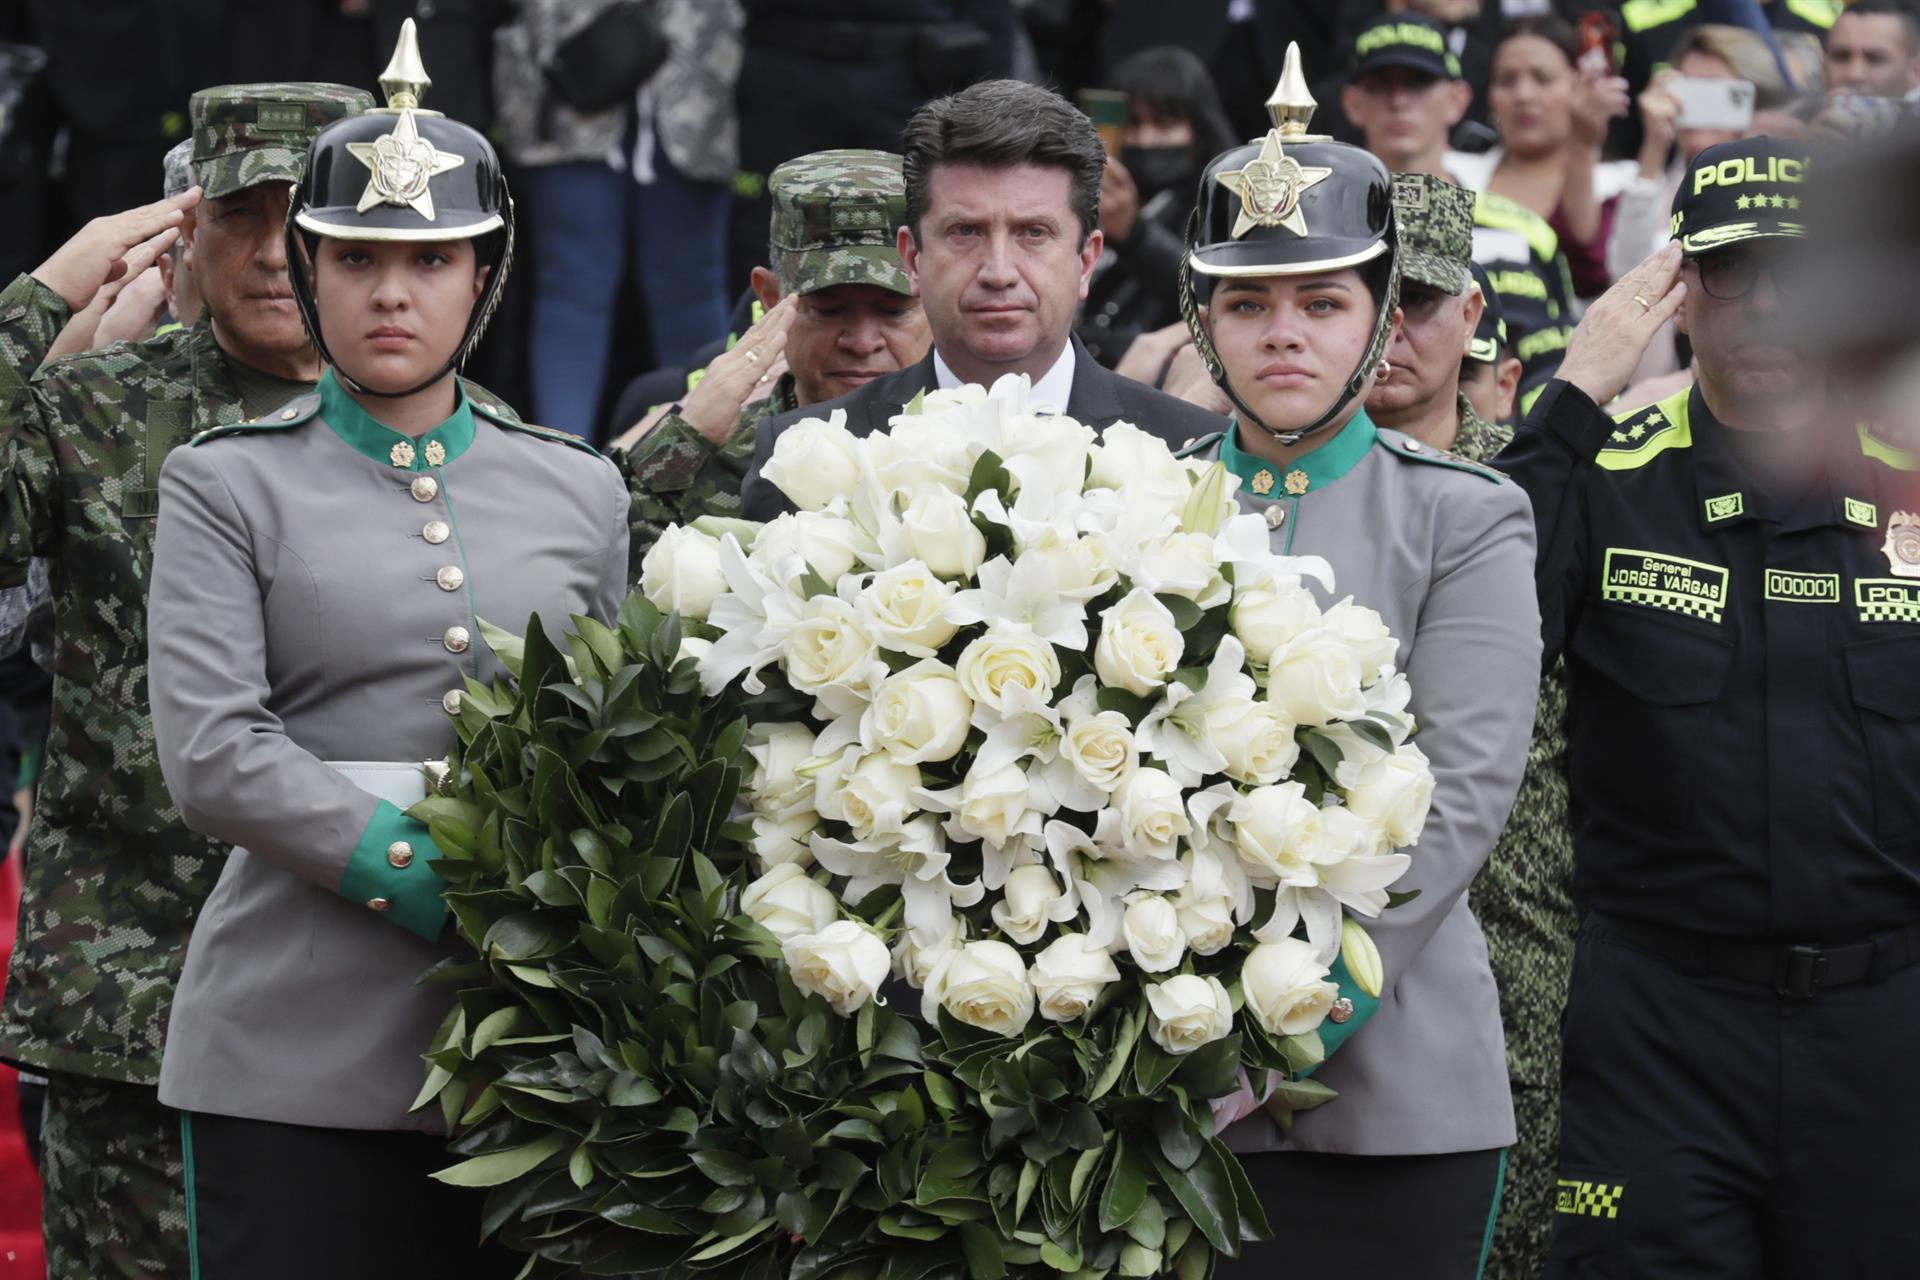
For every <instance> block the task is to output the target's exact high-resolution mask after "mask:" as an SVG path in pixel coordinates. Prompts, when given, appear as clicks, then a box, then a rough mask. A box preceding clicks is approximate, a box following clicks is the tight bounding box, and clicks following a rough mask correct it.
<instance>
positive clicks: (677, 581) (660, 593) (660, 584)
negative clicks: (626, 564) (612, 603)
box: [640, 524, 727, 622]
mask: <svg viewBox="0 0 1920 1280" xmlns="http://www.w3.org/2000/svg"><path fill="white" fill-rule="evenodd" d="M726 590H727V575H726V574H725V573H723V572H721V569H720V540H719V539H718V538H713V537H709V536H708V535H706V534H704V533H702V532H700V531H699V530H698V529H690V528H688V527H687V526H686V525H679V524H676V525H673V526H671V527H670V528H668V529H667V531H666V532H665V533H663V534H661V535H660V538H659V540H658V541H657V542H655V543H654V544H653V545H652V546H651V547H648V548H647V554H646V556H645V557H644V558H642V559H641V561H640V593H641V594H642V595H644V596H646V598H647V599H648V600H649V601H651V602H652V604H653V607H654V608H656V609H659V610H662V611H663V612H666V613H678V614H679V615H680V616H681V617H683V618H694V619H697V620H699V621H701V622H705V621H706V619H707V613H708V612H709V611H710V610H711V609H712V608H713V602H714V601H715V600H718V599H719V598H720V597H721V596H722V595H725V594H726Z"/></svg>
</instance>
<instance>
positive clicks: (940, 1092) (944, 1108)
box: [920, 1071, 961, 1116]
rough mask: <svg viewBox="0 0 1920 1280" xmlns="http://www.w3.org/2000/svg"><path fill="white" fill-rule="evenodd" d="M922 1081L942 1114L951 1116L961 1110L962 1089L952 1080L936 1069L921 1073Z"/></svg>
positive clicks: (928, 1094) (928, 1095)
mask: <svg viewBox="0 0 1920 1280" xmlns="http://www.w3.org/2000/svg"><path fill="white" fill-rule="evenodd" d="M920 1083H921V1084H922V1085H924V1086H925V1087H926V1090H927V1097H929V1098H931V1099H933V1105H934V1106H936V1107H938V1108H939V1109H940V1112H941V1114H942V1115H949V1116H950V1115H952V1114H953V1113H954V1112H956V1111H958V1110H960V1107H961V1099H960V1091H959V1090H958V1089H956V1088H954V1087H953V1082H952V1081H951V1080H949V1079H947V1078H946V1077H945V1076H943V1075H940V1074H938V1073H937V1072H934V1071H923V1072H921V1073H920Z"/></svg>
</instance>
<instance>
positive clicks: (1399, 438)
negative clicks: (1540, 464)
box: [1380, 427, 1507, 484]
mask: <svg viewBox="0 0 1920 1280" xmlns="http://www.w3.org/2000/svg"><path fill="white" fill-rule="evenodd" d="M1380 444H1381V447H1382V448H1384V449H1385V450H1386V451H1387V452H1388V453H1391V454H1393V455H1394V456H1395V457H1396V458H1405V459H1406V460H1407V461H1409V462H1424V463H1427V464H1428V465H1429V466H1435V467H1452V468H1453V469H1454V470H1455V471H1464V472H1466V473H1467V474H1468V475H1475V476H1479V477H1480V478H1481V479H1482V480H1491V481H1492V482H1493V483H1495V484H1505V483H1506V482H1507V473H1506V472H1504V471H1496V470H1494V469H1493V468H1492V467H1490V466H1488V465H1487V464H1486V463H1484V462H1475V461H1474V460H1473V459H1472V458H1463V457H1461V456H1460V455H1459V454H1457V453H1454V452H1453V451H1452V450H1450V449H1436V448H1435V447H1434V446H1432V445H1430V444H1427V443H1425V442H1423V441H1420V440H1415V439H1414V438H1413V437H1412V436H1410V435H1407V434H1405V433H1403V432H1399V431H1394V430H1392V429H1391V428H1388V427H1381V428H1380Z"/></svg>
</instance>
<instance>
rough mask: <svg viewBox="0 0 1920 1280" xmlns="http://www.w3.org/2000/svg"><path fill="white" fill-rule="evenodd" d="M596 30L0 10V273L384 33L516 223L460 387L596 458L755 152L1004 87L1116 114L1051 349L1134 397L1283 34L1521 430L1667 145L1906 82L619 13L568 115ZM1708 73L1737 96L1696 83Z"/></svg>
mask: <svg viewBox="0 0 1920 1280" xmlns="http://www.w3.org/2000/svg"><path fill="white" fill-rule="evenodd" d="M630 6H631V0H473V2H472V3H467V4H458V5H455V4H434V3H432V2H431V0H420V2H419V3H405V2H399V0H304V2H300V3H285V4H272V5H259V6H237V5H230V4H226V3H224V2H223V0H182V2H181V3H178V4H170V5H167V6H153V5H148V4H141V3H137V2H133V0H112V2H109V3H100V4H89V5H86V6H71V5H68V6H61V5H57V4H53V3H50V2H48V0H28V2H27V3H16V4H14V5H12V6H9V7H8V10H7V11H6V16H4V17H0V42H5V43H0V211H4V218H0V221H4V224H5V225H6V226H7V227H8V228H10V229H11V230H12V232H13V234H11V235H10V236H8V237H6V238H5V240H4V241H0V257H4V258H5V259H6V260H5V261H4V262H0V277H9V278H10V277H11V275H12V274H14V273H15V272H17V271H21V270H26V269H29V268H31V267H32V266H33V265H34V264H35V263H36V262H38V261H39V260H40V259H41V258H42V257H43V256H44V255H45V254H46V253H47V252H48V251H50V250H51V249H52V247H53V246H55V245H57V244H59V243H60V242H61V241H62V240H63V239H64V238H65V237H66V236H67V235H68V234H70V233H71V231H72V230H73V229H74V228H75V227H77V226H78V225H79V224H80V223H82V222H84V221H85V220H86V219H88V218H90V217H93V216H95V215H98V214H102V213H106V212H110V211H114V210H118V209H122V208H126V207H129V206H131V205H133V204H136V203H139V202H141V201H143V200H147V199H151V198H153V196H154V195H155V194H156V193H157V190H158V185H159V184H158V177H159V169H160V165H159V160H158V158H159V157H160V156H161V155H162V154H163V153H164V152H165V151H166V150H167V149H168V148H169V147H170V146H172V145H174V144H175V143H176V142H177V141H178V140H179V139H181V138H183V137H184V136H185V123H184V118H183V115H182V112H181V109H180V104H181V103H184V101H185V100H186V97H187V95H188V93H189V92H190V91H191V90H192V89H193V88H195V87H198V86H201V85H206V84H214V83H220V82H223V81H225V82H240V81H264V80H275V79H291V80H313V81H319V80H327V81H335V82H341V83H347V84H355V85H361V86H364V87H367V88H369V89H372V88H374V82H375V79H376V77H377V75H378V72H379V70H380V67H381V65H382V63H383V62H384V60H385V57H386V54H387V52H388V51H389V50H391V48H392V47H393V41H394V36H395V33H396V31H397V29H398V25H399V23H400V22H401V21H402V20H403V19H404V18H406V17H408V16H412V17H413V18H415V20H416V21H417V22H418V23H419V27H420V33H421V41H422V46H423V52H424V54H425V57H426V60H427V62H428V64H429V65H430V66H431V67H433V68H434V78H435V83H434V85H433V88H432V89H431V91H430V93H429V97H428V101H427V105H428V106H430V107H432V108H434V109H437V110H440V111H443V112H445V113H446V114H447V115H449V116H452V117H453V118H455V119H458V120H462V121H465V122H467V123H471V124H474V125H476V126H477V127H481V128H483V129H485V130H487V131H488V132H489V133H490V135H491V136H492V137H493V138H494V139H495V141H496V142H497V144H498V145H499V147H500V150H501V152H502V155H503V158H504V159H505V161H506V163H507V165H508V170H509V175H510V181H511V184H512V189H513V191H514V193H515V195H516V198H517V200H518V204H519V211H520V214H521V217H522V218H523V219H524V228H525V233H524V235H523V238H522V240H521V243H520V248H519V250H518V261H517V262H516V263H515V275H516V278H515V280H514V281H513V282H512V284H511V285H510V287H509V289H508V291H507V296H506V299H505V303H504V306H503V315H502V318H501V320H500V322H498V323H497V324H496V325H495V326H494V330H493V332H492V334H491V335H490V338H489V341H488V342H487V344H486V345H485V346H484V347H483V348H482V350H481V351H480V353H479V355H478V357H477V359H476V361H475V363H474V367H473V368H472V370H471V372H472V373H473V374H474V375H475V376H477V377H478V378H479V379H480V380H481V381H482V382H484V383H485V384H486V385H488V386H490V387H494V388H496V389H498V390H499V392H500V393H501V394H502V395H503V396H505V397H507V398H508V399H509V400H511V401H513V402H514V403H518V404H521V405H524V406H526V408H527V410H528V412H529V413H530V415H531V416H532V417H533V418H534V419H535V420H537V421H540V422H543V423H546V424H549V425H552V426H556V427H560V428H563V429H565V430H568V431H573V432H576V433H578V434H581V435H585V436H588V437H589V438H592V439H595V440H598V441H606V440H609V439H611V438H613V437H615V436H617V435H618V434H619V433H620V432H621V431H623V430H624V429H626V428H627V427H629V426H631V425H632V423H633V421H634V420H636V419H637V418H638V416H639V414H640V413H641V412H644V410H645V409H646V408H648V407H650V406H651V405H654V404H658V403H663V402H667V401H671V400H673V399H675V398H677V394H678V393H679V392H680V391H681V390H683V389H684V387H685V386H686V377H687V375H688V373H689V372H692V371H695V370H698V369H701V368H702V367H704V365H705V364H706V363H707V361H708V359H710V358H711V356H712V355H714V354H715V353H717V352H718V351H719V350H721V349H722V348H723V346H724V344H725V343H726V342H727V341H728V339H729V337H730V335H731V336H737V335H738V334H739V333H741V332H742V331H744V329H745V328H746V327H747V325H748V324H749V323H750V322H751V320H752V319H753V317H754V312H753V297H752V295H751V293H750V292H749V291H748V288H747V285H748V273H749V272H750V270H751V269H752V268H753V267H754V266H756V265H763V264H764V262H765V258H766V243H767V231H766V229H767V220H768V213H769V205H768V201H767V196H766V179H767V175H768V174H769V173H771V171H772V170H773V169H774V168H775V167H776V166H777V165H778V164H779V163H780V162H782V161H783V160H787V159H790V158H792V157H794V156H797V155H801V154H804V153H808V152H813V151H819V150H824V149H828V148H833V147H871V148H878V149H893V148H895V147H896V146H897V139H898V134H899V130H900V127H901V125H902V124H903V123H904V122H905V120H906V117H907V115H908V114H909V113H910V112H911V111H912V110H913V109H914V108H915V107H916V106H918V105H919V104H920V103H921V102H923V101H925V100H927V99H928V98H930V97H933V96H936V95H938V94H940V93H943V92H947V91H950V90H952V89H954V88H957V87H959V86H961V85H964V84H966V83H969V82H971V81H974V80H977V79H980V78H982V77H988V76H1003V75H1010V76H1013V77H1016V78H1022V79H1028V80H1033V81H1038V82H1044V83H1048V84H1051V85H1052V86H1054V87H1056V88H1058V89H1060V90H1061V91H1062V92H1064V93H1067V94H1069V95H1070V96H1072V95H1081V94H1084V93H1085V92H1086V91H1094V96H1095V97H1103V98H1106V99H1108V100H1113V99H1114V97H1115V95H1118V96H1119V98H1120V99H1121V100H1123V102H1124V107H1123V109H1122V111H1121V112H1118V113H1116V114H1117V117H1118V118H1117V119H1116V121H1115V124H1114V127H1113V128H1112V130H1111V131H1110V137H1109V142H1110V150H1111V151H1112V152H1113V159H1112V161H1111V162H1110V164H1109V168H1108V172H1107V176H1106V182H1105V190H1104V192H1103V197H1102V205H1101V225H1102V228H1103V230H1104V231H1105V232H1106V243H1107V248H1106V251H1105V253H1104V255H1103V260H1102V262H1101V264H1100V267H1099V271H1098V274H1097V275H1096V278H1095V280H1094V284H1093V288H1092V291H1091V295H1090V296H1089V297H1088V299H1087V301H1086V303H1085V306H1084V308H1083V313H1082V316H1081V319H1080V323H1079V326H1078V332H1079V335H1080V336H1081V338H1082V339H1083V340H1084V341H1085V342H1086V343H1087V345H1088V348H1089V350H1090V351H1092V352H1093V353H1094V355H1095V357H1096V358H1097V359H1098V360H1100V361H1101V362H1102V363H1103V364H1106V365H1108V366H1109V367H1119V368H1121V369H1122V370H1123V371H1124V372H1127V373H1130V374H1132V375H1134V376H1139V377H1143V378H1144V379H1145V380H1147V381H1150V382H1164V380H1165V378H1166V377H1167V376H1168V375H1169V373H1170V372H1171V371H1172V370H1173V369H1174V368H1175V361H1176V358H1177V356H1178V355H1179V350H1180V343H1179V341H1178V337H1179V335H1178V331H1177V328H1176V327H1174V322H1175V321H1176V319H1177V314H1176V306H1175V275H1176V273H1177V268H1178V263H1179V256H1180V246H1181V240H1182V237H1183V235H1184V231H1185V227H1186V220H1187V217H1188V215H1189V213H1190V212H1191V208H1192V203H1193V187H1194V183H1195V180H1196V178H1197V176H1198V174H1199V171H1200V169H1201V168H1202V167H1203V166H1204V164H1205V162H1206V160H1207V159H1208V158H1209V157H1211V156H1212V155H1214V154H1217V153H1218V152H1219V151H1220V150H1222V149H1224V148H1225V147H1226V146H1227V145H1228V144H1229V143H1231V142H1234V141H1237V140H1240V139H1244V138H1247V137H1251V136H1254V135H1255V134H1256V133H1258V132H1259V131H1260V130H1261V129H1263V128H1264V127H1265V122H1266V117H1265V113H1264V110H1263V107H1262V104H1263V102H1264V101H1265V98H1266V96H1267V94H1268V92H1269V91H1270V90H1271V88H1272V85H1273V83H1274V81H1275V78H1276V77H1277V75H1278V72H1279V68H1280V61H1281V58H1282V56H1283V54H1284V52H1285V48H1286V45H1287V43H1288V42H1290V41H1291V42H1298V43H1299V44H1300V46H1301V50H1302V54H1303V59H1304V62H1305V65H1306V67H1307V69H1308V74H1309V76H1310V78H1311V80H1312V81H1313V88H1314V92H1315V96H1316V97H1317V98H1318V99H1319V102H1320V112H1319V115H1318V117H1317V118H1316V128H1317V129H1319V130H1322V131H1324V132H1327V133H1330V134H1332V135H1333V136H1335V137H1336V138H1339V139H1341V140H1343V141H1350V142H1355V143H1361V144H1364V145H1366V146H1368V147H1369V148H1370V149H1372V150H1374V151H1375V152H1376V153H1378V154H1379V155H1381V156H1382V158H1384V159H1386V160H1387V162H1388V164H1389V167H1391V168H1393V169H1395V170H1397V171H1427V172H1432V173H1434V174H1436V176H1443V177H1446V178H1449V179H1450V180H1452V181H1455V182H1457V183H1459V184H1461V185H1463V186H1466V187H1469V188H1472V189H1474V190H1476V191H1480V192H1484V193H1486V194H1487V197H1488V198H1487V199H1484V200H1483V201H1482V202H1481V205H1482V210H1481V214H1480V216H1479V228H1478V231H1477V235H1476V245H1475V253H1476V257H1477V258H1478V259H1479V260H1480V261H1481V262H1482V263H1483V265H1485V266H1487V268H1488V270H1489V274H1490V276H1491V278H1492V280H1493V283H1494V285H1495V287H1496V289H1498V290H1499V291H1500V292H1501V293H1502V302H1503V303H1504V311H1505V314H1506V316H1507V321H1508V324H1509V328H1510V338H1509V341H1510V354H1511V355H1513V356H1514V357H1515V358H1517V359H1518V360H1519V361H1520V362H1521V365H1522V367H1523V374H1522V381H1521V389H1522V399H1521V406H1522V408H1524V407H1525V404H1526V403H1527V402H1528V401H1527V400H1526V395H1527V393H1528V392H1531V391H1534V390H1537V389H1538V388H1539V387H1540V386H1542V385H1543V384H1544V383H1545V381H1546V380H1547V379H1548V378H1549V377H1550V376H1551V374H1552V371H1553V368H1554V367H1555V365H1556V363H1557V357H1558V353H1559V352H1560V350H1561V349H1562V348H1563V347H1564V345H1565V340H1566V334H1567V333H1568V331H1569V329H1570V326H1571V324H1572V322H1573V321H1574V319H1576V318H1577V311H1578V308H1579V306H1580V300H1581V299H1584V298H1590V297H1592V296H1594V295H1596V294H1597V293H1599V292H1600V291H1601V290H1602V289H1604V288H1605V286H1606V285H1607V283H1608V282H1609V281H1610V280H1611V279H1614V278H1617V277H1618V275H1619V274H1620V273H1622V272H1623V271H1624V270H1626V269H1627V268H1628V267H1630V266H1631V265H1632V264H1633V263H1635V262H1637V261H1639V260H1640V259H1641V258H1642V257H1644V256H1645V255H1646V254H1647V253H1648V252H1650V251H1651V250H1652V249H1653V248H1655V247H1656V246H1657V245H1658V244H1659V243H1660V242H1661V241H1663V240H1664V239H1665V237H1666V234H1667V228H1666V225H1665V224H1666V217H1667V209H1668V207H1669V204H1670V202H1671V197H1672V192H1673V187H1674V184H1675V183H1676V182H1677V181H1678V175H1679V174H1680V173H1681V172H1682V169H1683V167H1684V164H1685V161H1686V160H1687V158H1688V157H1690V156H1691V155H1693V154H1695V153H1697V152H1698V151H1699V150H1700V149H1701V148H1703V147H1705V146H1708V145H1711V144H1712V143H1714V142H1717V141H1723V140H1726V139H1729V138H1734V137H1739V136H1743V135H1751V134H1757V133H1767V134H1772V135H1774V136H1783V137H1804V136H1806V135H1807V134H1808V133H1809V131H1818V130H1822V129H1825V130H1830V131H1836V132H1839V131H1846V130H1850V129H1852V128H1854V127H1856V126H1857V125H1858V124H1859V122H1860V121H1862V120H1863V119H1864V120H1869V121H1871V120H1873V119H1877V118H1882V117H1884V116H1885V115H1886V114H1887V113H1888V111H1889V110H1890V109H1891V108H1890V106H1889V103H1890V102H1891V101H1892V100H1897V99H1901V98H1904V97H1905V96H1906V95H1907V94H1909V93H1910V92H1912V91H1913V90H1914V88H1915V86H1916V83H1917V82H1920V20H1916V18H1915V17H1914V15H1913V13H1912V11H1911V10H1909V9H1908V8H1907V7H1905V4H1904V0H1858V3H1855V4H1853V5H1852V6H1850V7H1846V8H1843V7H1842V5H1841V4H1840V3H1839V0H1765V2H1764V3H1763V2H1760V0H1627V3H1625V4H1622V5H1619V6H1617V7H1616V6H1612V5H1604V4H1597V3H1593V0H1333V2H1329V0H1203V2H1202V3H1180V4H1172V3H1168V2H1167V0H650V2H649V3H648V4H647V5H644V6H641V7H642V8H643V9H644V10H645V13H646V15H647V21H648V23H649V25H650V29H651V31H652V32H653V33H654V34H655V35H656V36H657V38H658V39H659V40H660V41H661V45H662V49H663V51H664V59H663V60H662V61H661V62H660V64H659V66H658V69H657V70H655V71H654V72H653V73H652V74H651V75H650V76H649V77H648V78H647V79H646V81H645V82H644V84H642V85H641V87H640V88H639V89H638V90H637V91H636V92H633V93H630V94H621V95H620V97H619V100H618V101H616V102H615V103H614V104H613V105H597V104H596V103H595V102H594V101H593V100H592V98H591V94H588V93H585V92H583V90H582V87H581V85H579V84H575V83H571V82H570V77H569V73H568V71H567V70H566V68H567V67H569V66H571V65H573V64H571V63H569V62H568V61H567V58H568V56H570V51H569V48H568V45H569V41H570V40H575V39H576V38H577V37H579V36H580V35H581V33H582V32H583V31H584V32H585V33H586V35H587V37H588V39H589V40H591V39H592V38H594V36H595V35H596V34H597V32H596V30H595V29H594V28H593V25H592V24H594V23H595V22H597V21H598V22H607V21H612V20H613V19H614V18H615V17H618V16H621V15H618V14H610V12H609V11H614V10H620V11H622V12H623V13H624V11H625V10H627V9H628V8H629V7H630ZM1383 14H1394V15H1398V16H1400V17H1403V18H1404V19H1405V20H1406V21H1408V22H1411V23H1413V24H1415V25H1418V26H1420V27H1423V28H1428V29H1431V31H1432V32H1433V33H1434V34H1435V35H1437V37H1438V40H1437V41H1436V45H1435V50H1434V57H1433V60H1432V65H1431V66H1429V67H1424V68H1423V67H1417V66H1411V65H1408V64H1407V60H1406V59H1405V58H1404V57H1401V58H1398V59H1393V60H1391V61H1390V64H1389V65H1382V66H1372V65H1370V64H1369V60H1368V56H1367V54H1368V50H1367V48H1366V47H1365V40H1364V39H1363V37H1364V36H1365V34H1366V32H1367V30H1368V29H1369V27H1370V25H1372V26H1375V27H1377V26H1378V19H1380V18H1381V16H1382V15H1383ZM572 78H573V79H578V78H579V76H578V75H575V76H573V77H572ZM1707 81H1721V82H1728V83H1730V84H1744V85H1747V86H1751V88H1750V89H1736V90H1734V91H1733V92H1732V93H1721V94H1718V95H1716V94H1715V93H1714V90H1713V89H1712V88H1711V87H1710V86H1704V85H1703V82H1707ZM1676 86H1678V87H1679V88H1680V89H1681V91H1682V92H1683V93H1684V94H1685V99H1684V101H1683V98H1682V97H1681V96H1679V95H1678V94H1676V92H1675V89H1676ZM1099 91H1106V92H1105V93H1104V94H1102V93H1100V92H1099ZM603 96H604V95H603ZM1702 121H1706V123H1702ZM1144 336H1150V337H1151V339H1152V340H1150V341H1148V342H1146V343H1144V344H1142V345H1141V346H1139V347H1138V348H1137V349H1135V343H1136V341H1137V340H1138V339H1140V338H1142V337H1144ZM1130 350H1132V352H1133V358H1132V359H1131V360H1130V361H1129V360H1128V355H1129V351H1130ZM1685 354H1686V353H1685V351H1684V349H1683V348H1681V347H1680V346H1679V345H1678V344H1677V343H1676V342H1674V341H1671V340H1668V341H1663V342H1660V343H1657V344H1656V345H1655V349H1654V351H1653V352H1652V353H1650V355H1649V357H1648V360H1647V364H1646V366H1645V367H1644V368H1643V369H1642V371H1641V373H1642V378H1643V382H1644V386H1643V388H1642V389H1641V390H1638V391H1636V392H1634V393H1632V395H1633V396H1634V398H1637V399H1641V400H1645V399H1649V398H1653V397H1654V395H1655V394H1656V393H1657V392H1659V391H1660V390H1661V389H1662V388H1663V386H1664V385H1665V384H1664V383H1663V382H1662V381H1661V379H1662V377H1663V376H1665V377H1667V378H1671V376H1672V375H1673V374H1674V372H1675V371H1676V370H1679V369H1681V368H1683V367H1684V364H1685ZM1123 361H1126V363H1125V364H1123V363H1122V362H1123ZM635 379H638V381H637V382H636V381H635Z"/></svg>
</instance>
